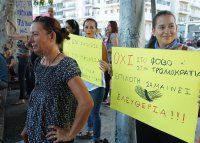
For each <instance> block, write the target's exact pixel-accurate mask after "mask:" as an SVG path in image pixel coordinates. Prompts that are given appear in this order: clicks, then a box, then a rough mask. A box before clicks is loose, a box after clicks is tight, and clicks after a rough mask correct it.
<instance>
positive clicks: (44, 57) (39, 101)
mask: <svg viewBox="0 0 200 143" xmlns="http://www.w3.org/2000/svg"><path fill="white" fill-rule="evenodd" d="M30 31H31V38H30V39H29V43H30V44H31V45H32V47H33V51H34V52H35V53H37V54H38V55H40V56H41V57H39V58H37V59H36V62H35V65H34V73H35V80H36V81H35V83H36V85H35V88H34V89H33V92H32V93H31V98H30V101H29V107H28V110H27V120H26V126H25V128H24V130H23V131H22V133H21V135H22V137H23V138H24V141H25V142H37V143H40V142H46V143H50V142H52V141H56V142H66V143H72V142H73V140H74V137H75V136H76V134H77V133H78V132H79V131H80V129H81V128H82V127H83V126H84V124H85V122H86V121H87V118H88V116H89V113H90V111H91V109H92V107H93V101H92V99H91V97H90V95H89V92H88V90H87V89H86V87H85V85H84V83H83V82H82V80H81V78H80V76H81V71H80V69H79V67H78V64H77V62H76V61H75V60H74V59H71V58H69V57H66V56H64V55H63V54H62V53H60V51H59V45H60V44H61V43H62V42H63V40H64V39H69V37H68V32H67V31H66V29H65V28H63V29H62V28H61V26H60V24H59V22H58V21H57V20H56V19H54V18H51V17H41V16H39V17H36V18H35V20H34V21H33V23H32V25H31V30H30ZM63 115H64V116H63ZM33 129H34V130H33Z"/></svg>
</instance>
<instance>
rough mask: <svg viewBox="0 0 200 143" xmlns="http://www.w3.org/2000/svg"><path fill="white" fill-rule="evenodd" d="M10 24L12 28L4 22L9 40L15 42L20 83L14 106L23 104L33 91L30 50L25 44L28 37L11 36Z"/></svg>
mask: <svg viewBox="0 0 200 143" xmlns="http://www.w3.org/2000/svg"><path fill="white" fill-rule="evenodd" d="M9 24H11V25H13V26H14V24H13V23H12V22H11V21H9V20H7V22H6V31H7V35H8V37H9V38H11V39H13V40H18V41H17V52H16V56H17V59H18V78H19V82H20V96H19V101H17V102H16V103H14V105H19V104H24V103H25V99H28V98H29V95H30V93H31V91H32V90H33V87H32V86H30V85H32V81H31V76H30V73H31V71H30V50H29V49H28V48H27V47H26V45H25V43H26V42H27V41H28V39H29V36H26V35H20V34H16V33H15V34H11V33H10V31H9V27H8V25H9Z"/></svg>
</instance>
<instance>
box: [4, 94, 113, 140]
mask: <svg viewBox="0 0 200 143" xmlns="http://www.w3.org/2000/svg"><path fill="white" fill-rule="evenodd" d="M18 97H19V90H11V91H8V96H7V102H6V112H5V124H4V125H5V128H4V143H16V142H18V141H21V140H22V138H21V137H20V132H21V131H22V129H23V127H24V123H25V118H26V109H27V105H28V103H27V102H26V104H21V105H12V103H15V102H16V101H17V99H18ZM115 114H116V112H115V111H114V110H112V109H110V108H109V107H104V106H103V105H102V107H101V111H100V115H101V121H102V129H101V130H102V133H101V138H102V139H103V138H107V139H108V141H109V143H114V140H115ZM83 131H85V128H84V129H83ZM75 143H92V140H80V139H75Z"/></svg>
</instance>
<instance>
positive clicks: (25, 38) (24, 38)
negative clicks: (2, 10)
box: [5, 20, 29, 42]
mask: <svg viewBox="0 0 200 143" xmlns="http://www.w3.org/2000/svg"><path fill="white" fill-rule="evenodd" d="M5 26H6V33H7V35H8V37H9V38H11V39H13V40H22V41H25V42H26V41H28V39H29V37H28V36H26V35H20V34H16V31H17V28H16V26H15V25H14V23H13V22H11V21H10V20H7V21H6V23H5ZM10 26H11V27H13V28H14V30H15V33H11V28H10Z"/></svg>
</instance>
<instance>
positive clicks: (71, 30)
mask: <svg viewBox="0 0 200 143" xmlns="http://www.w3.org/2000/svg"><path fill="white" fill-rule="evenodd" d="M65 27H66V30H67V31H68V32H69V33H74V32H75V29H73V28H72V27H71V26H70V25H69V24H68V23H67V22H66V23H65Z"/></svg>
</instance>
